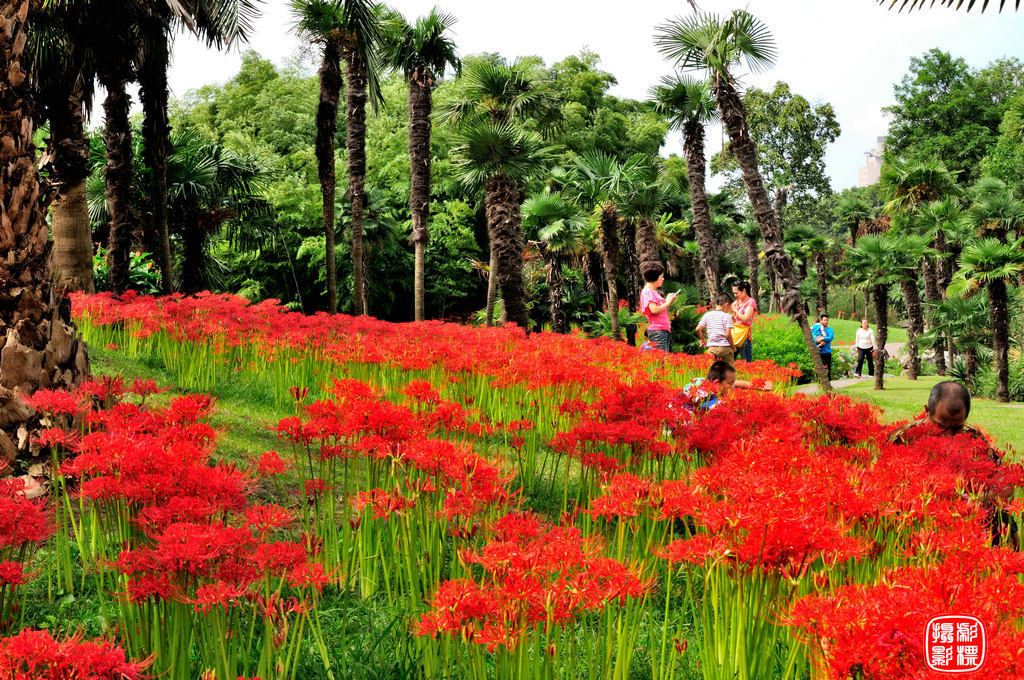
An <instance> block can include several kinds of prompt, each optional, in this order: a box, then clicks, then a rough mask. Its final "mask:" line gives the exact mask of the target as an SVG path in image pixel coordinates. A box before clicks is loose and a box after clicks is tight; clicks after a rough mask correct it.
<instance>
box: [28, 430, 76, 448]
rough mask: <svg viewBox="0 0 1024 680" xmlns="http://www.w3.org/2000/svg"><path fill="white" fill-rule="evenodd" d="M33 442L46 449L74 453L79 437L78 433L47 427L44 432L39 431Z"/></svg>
mask: <svg viewBox="0 0 1024 680" xmlns="http://www.w3.org/2000/svg"><path fill="white" fill-rule="evenodd" d="M33 441H34V442H35V443H36V444H38V445H39V446H40V447H42V448H46V449H56V448H58V447H59V448H62V449H66V450H68V451H74V450H75V447H77V446H78V443H79V441H81V435H80V434H79V433H78V432H70V431H68V430H65V429H63V428H59V427H48V428H46V429H45V430H41V431H40V432H39V434H38V435H36V437H35V439H34V440H33Z"/></svg>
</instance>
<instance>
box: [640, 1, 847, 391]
mask: <svg viewBox="0 0 1024 680" xmlns="http://www.w3.org/2000/svg"><path fill="white" fill-rule="evenodd" d="M656 41H657V44H658V47H659V49H660V51H661V52H662V54H664V55H665V56H666V57H668V58H669V59H672V60H673V61H675V62H676V63H677V64H678V65H679V66H680V67H682V68H684V69H698V70H702V71H705V72H707V73H708V74H709V75H710V77H711V91H712V93H713V94H714V97H715V100H716V102H717V104H718V111H719V114H720V115H721V117H722V122H723V124H724V127H725V129H726V132H727V133H728V135H729V148H730V149H731V150H732V154H733V156H735V158H736V162H737V163H738V164H739V167H740V171H741V174H742V176H743V183H744V185H745V186H746V189H747V196H748V198H749V199H750V204H751V207H752V208H753V212H754V218H755V220H757V224H758V226H759V227H760V229H761V237H762V239H763V240H764V246H765V258H766V259H767V260H768V263H769V265H770V266H771V268H772V271H773V272H774V273H775V274H776V276H777V277H778V278H779V279H780V281H781V286H782V289H783V297H782V306H783V311H784V312H785V313H787V314H789V315H790V316H791V317H792V318H793V320H794V321H795V322H796V323H797V324H798V325H799V326H800V329H801V331H802V332H803V335H804V341H805V342H806V344H807V348H808V351H810V352H811V356H812V358H813V360H814V368H815V373H816V375H817V377H818V382H819V383H820V384H821V387H822V389H823V390H826V391H830V390H831V389H832V385H831V382H830V381H829V377H828V370H827V369H826V368H825V365H824V363H823V362H822V360H821V357H820V355H819V354H818V352H817V351H816V343H815V342H814V338H813V337H811V327H810V324H809V323H808V320H807V314H806V311H805V309H804V304H803V300H802V298H801V296H800V284H799V281H798V279H797V277H796V274H795V272H794V271H793V263H792V262H791V261H790V259H789V257H788V256H787V255H786V251H785V247H784V244H783V238H782V225H781V224H780V221H779V219H778V217H777V216H776V214H775V211H774V210H773V208H772V203H771V200H770V199H769V197H768V191H767V190H766V189H765V185H764V178H763V177H762V176H761V172H760V170H759V167H758V157H757V146H756V144H755V143H754V141H753V140H752V139H751V137H750V131H749V128H748V125H747V119H746V108H745V107H744V105H743V100H742V98H741V97H740V91H739V84H738V83H737V82H736V79H735V77H734V75H733V73H732V71H733V69H734V68H735V67H736V66H737V65H738V64H740V63H742V62H745V63H746V64H747V65H748V66H749V67H750V68H752V69H754V70H757V69H760V68H762V67H767V66H769V65H770V64H772V62H773V61H774V59H775V44H774V40H773V39H772V37H771V34H770V33H769V31H768V29H767V27H766V26H765V25H764V24H763V23H761V22H760V21H759V20H758V19H756V18H754V16H753V15H751V14H750V13H749V12H746V11H742V10H737V11H734V12H733V13H732V14H731V15H729V16H728V17H726V18H721V17H718V16H715V15H712V14H697V15H694V16H692V17H689V18H681V19H676V20H674V21H670V22H669V23H668V24H666V25H664V26H661V27H660V28H659V29H658V33H657V38H656Z"/></svg>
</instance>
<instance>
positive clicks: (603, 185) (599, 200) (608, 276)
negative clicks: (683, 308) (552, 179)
mask: <svg viewBox="0 0 1024 680" xmlns="http://www.w3.org/2000/svg"><path fill="white" fill-rule="evenodd" d="M638 162H639V159H631V161H630V163H629V164H628V167H627V165H624V164H622V163H619V162H618V161H617V160H616V159H615V158H614V157H612V156H611V155H609V154H606V153H602V152H600V151H593V152H589V153H585V154H583V155H582V156H577V157H576V158H575V159H574V166H573V168H572V174H571V179H570V184H571V187H572V191H573V192H574V193H575V196H576V199H577V200H578V201H579V202H580V204H581V205H583V206H584V207H586V208H588V209H593V210H594V211H595V212H596V214H597V222H598V226H599V234H600V244H601V258H602V262H603V268H604V277H605V285H606V286H607V298H608V302H607V307H608V317H609V321H610V323H611V333H612V337H613V338H615V339H618V338H619V337H620V335H619V318H618V308H619V285H618V281H619V259H620V255H621V244H620V242H619V217H620V213H619V201H620V199H621V198H622V196H623V195H624V192H623V185H624V183H625V181H626V180H627V179H628V178H629V176H630V174H631V173H633V172H635V171H636V169H637V165H636V163H638Z"/></svg>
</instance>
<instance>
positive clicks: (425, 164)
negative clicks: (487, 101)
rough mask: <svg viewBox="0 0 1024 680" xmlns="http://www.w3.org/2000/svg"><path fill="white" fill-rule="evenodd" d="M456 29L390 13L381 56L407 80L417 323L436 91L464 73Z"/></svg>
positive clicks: (434, 14)
mask: <svg viewBox="0 0 1024 680" xmlns="http://www.w3.org/2000/svg"><path fill="white" fill-rule="evenodd" d="M454 25H455V17H454V16H452V15H451V14H443V13H438V11H437V10H436V9H434V10H431V12H430V13H429V14H427V15H426V16H424V17H421V18H420V19H418V20H417V21H416V23H415V24H414V25H410V24H409V22H408V21H406V20H405V17H403V16H402V15H400V14H398V13H397V12H391V13H389V14H388V16H387V20H386V22H385V27H384V32H383V38H382V45H381V56H382V58H383V60H384V63H385V64H386V65H387V66H390V67H391V68H394V69H397V70H400V71H401V72H402V74H403V75H404V76H405V77H406V79H407V80H408V82H409V112H408V113H409V167H410V171H411V177H410V182H409V211H410V212H411V213H412V236H411V237H410V240H411V241H412V243H413V248H414V250H415V264H414V269H413V282H414V283H413V308H414V315H413V316H414V319H415V320H416V321H422V320H423V319H424V314H425V309H426V303H425V300H424V291H425V288H426V280H425V277H424V262H425V255H426V248H427V243H428V241H429V240H430V235H429V230H428V227H427V224H428V222H429V220H430V166H431V156H430V136H431V121H430V116H431V111H432V110H433V90H434V88H435V87H436V85H437V83H438V81H439V80H440V78H441V77H442V76H443V75H444V73H445V70H446V69H447V68H448V67H449V66H450V67H451V68H453V69H454V70H455V71H456V72H457V71H459V70H461V69H462V61H461V60H460V59H459V56H458V53H457V52H456V49H455V43H454V42H453V41H452V39H451V37H450V35H449V33H450V31H451V28H452V26H454Z"/></svg>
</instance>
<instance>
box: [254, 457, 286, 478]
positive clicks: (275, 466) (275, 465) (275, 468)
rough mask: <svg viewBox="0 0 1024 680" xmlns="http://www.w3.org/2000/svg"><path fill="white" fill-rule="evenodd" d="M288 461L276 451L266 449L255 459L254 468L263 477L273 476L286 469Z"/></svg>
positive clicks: (282, 472)
mask: <svg viewBox="0 0 1024 680" xmlns="http://www.w3.org/2000/svg"><path fill="white" fill-rule="evenodd" d="M288 468H289V465H288V462H287V461H285V460H283V459H282V458H281V456H280V455H279V454H278V453H277V451H266V452H264V453H263V454H261V455H260V457H259V458H258V459H257V460H256V469H257V470H258V471H259V474H260V475H261V476H263V477H274V476H276V475H281V474H284V473H285V472H287V471H288Z"/></svg>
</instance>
